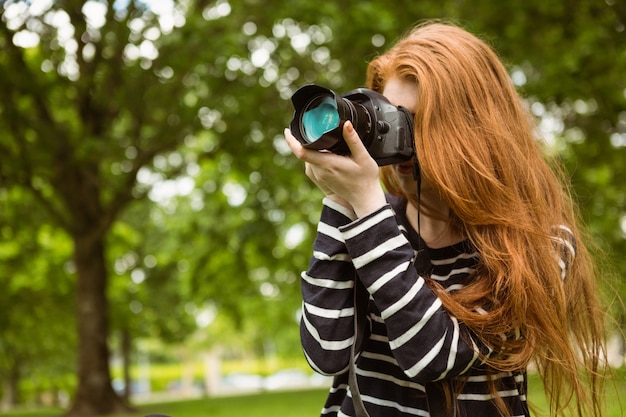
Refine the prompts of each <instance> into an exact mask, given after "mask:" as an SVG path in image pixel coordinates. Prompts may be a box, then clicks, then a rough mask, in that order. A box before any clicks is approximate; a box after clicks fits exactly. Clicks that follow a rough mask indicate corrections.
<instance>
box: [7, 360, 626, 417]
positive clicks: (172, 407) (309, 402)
mask: <svg viewBox="0 0 626 417" xmlns="http://www.w3.org/2000/svg"><path fill="white" fill-rule="evenodd" d="M529 387H530V388H529V390H530V392H529V398H530V399H531V401H532V402H533V403H534V404H535V406H536V411H535V412H534V413H533V417H545V416H547V413H546V412H545V410H547V403H546V401H545V397H544V396H543V391H542V387H541V381H540V380H539V378H538V377H537V376H531V378H530V381H529ZM326 393H327V390H326V389H315V390H306V391H285V392H265V393H261V394H250V395H241V396H234V397H216V398H204V399H197V400H185V401H176V402H164V403H158V404H144V405H140V406H138V412H137V413H134V414H126V415H124V416H123V417H144V416H146V415H148V414H166V415H169V416H172V417H206V416H210V417H231V416H233V415H236V416H246V417H275V416H281V417H314V416H318V415H319V412H320V410H321V408H322V405H323V404H324V400H325V398H326ZM606 395H607V401H606V403H607V408H606V414H605V417H624V416H625V415H626V414H625V413H624V411H623V407H626V368H622V369H621V370H619V371H616V377H615V379H614V383H613V382H610V383H608V384H607V389H606ZM61 414H62V411H61V410H59V409H46V410H40V411H36V412H35V411H31V412H27V411H22V412H11V413H0V415H1V416H3V417H58V416H59V415H61ZM110 417H122V416H110Z"/></svg>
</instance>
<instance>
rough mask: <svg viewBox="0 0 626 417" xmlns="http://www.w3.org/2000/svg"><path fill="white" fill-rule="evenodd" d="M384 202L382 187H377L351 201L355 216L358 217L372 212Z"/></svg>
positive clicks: (385, 202)
mask: <svg viewBox="0 0 626 417" xmlns="http://www.w3.org/2000/svg"><path fill="white" fill-rule="evenodd" d="M385 204H387V199H386V198H385V193H384V192H383V190H382V188H377V189H376V190H375V191H374V192H372V193H367V194H365V195H363V196H360V198H358V199H357V200H356V201H354V202H352V209H353V210H354V212H355V214H356V216H357V217H358V218H360V217H365V216H366V215H368V214H370V213H373V212H374V211H376V210H378V209H380V208H381V207H382V206H384V205H385Z"/></svg>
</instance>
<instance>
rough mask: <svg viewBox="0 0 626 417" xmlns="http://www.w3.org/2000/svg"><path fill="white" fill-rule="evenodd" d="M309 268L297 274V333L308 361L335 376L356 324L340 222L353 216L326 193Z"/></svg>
mask: <svg viewBox="0 0 626 417" xmlns="http://www.w3.org/2000/svg"><path fill="white" fill-rule="evenodd" d="M323 202H324V207H323V209H322V215H321V219H320V222H319V223H318V230H317V236H316V239H315V242H314V244H313V256H312V258H311V261H310V264H309V268H308V270H307V271H306V272H303V273H302V276H301V278H302V279H301V289H302V300H303V303H302V318H301V323H300V337H301V342H302V347H303V349H304V353H305V355H306V358H307V361H308V362H309V364H310V366H311V367H312V368H313V369H315V370H316V371H317V372H320V373H322V374H327V375H334V374H339V373H342V372H345V370H346V369H347V367H348V362H349V358H350V346H351V345H352V343H353V336H354V328H353V317H354V305H353V304H354V301H353V291H354V279H355V269H354V266H353V264H352V262H351V258H350V256H349V254H348V252H347V250H346V245H345V242H344V240H343V236H342V233H341V232H340V231H339V227H340V226H342V225H346V224H349V223H351V222H352V221H353V220H354V219H355V217H356V216H355V215H354V213H353V212H351V211H350V210H348V209H346V208H345V207H343V206H341V205H339V204H337V203H335V202H334V201H332V200H330V199H328V198H326V199H324V201H323Z"/></svg>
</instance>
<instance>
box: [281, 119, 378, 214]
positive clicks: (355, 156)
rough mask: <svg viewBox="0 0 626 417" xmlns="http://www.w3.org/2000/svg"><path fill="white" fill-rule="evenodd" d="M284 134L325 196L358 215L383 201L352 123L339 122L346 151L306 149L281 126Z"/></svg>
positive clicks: (372, 164)
mask: <svg viewBox="0 0 626 417" xmlns="http://www.w3.org/2000/svg"><path fill="white" fill-rule="evenodd" d="M285 138H286V139H287V144H288V145H289V147H290V148H291V151H292V152H293V153H294V155H295V156H296V157H298V159H301V160H303V161H304V162H305V163H306V164H305V166H306V169H305V172H306V175H307V176H308V177H309V178H310V179H311V180H312V181H313V182H314V183H315V184H316V185H317V186H318V187H319V188H320V189H321V190H322V191H323V192H324V194H325V195H326V196H327V197H329V198H331V199H333V200H334V201H336V202H338V203H339V204H342V205H344V206H346V207H348V208H351V209H352V210H354V212H355V213H356V215H357V216H358V217H362V216H364V215H366V214H368V213H371V212H373V211H374V210H376V209H378V208H380V207H382V206H383V205H384V204H385V203H386V200H385V194H384V192H383V189H382V186H381V185H380V180H379V177H378V171H379V168H378V165H377V164H376V161H374V159H372V157H371V156H370V154H369V153H368V152H367V149H365V145H364V144H363V142H362V141H361V139H360V138H359V135H358V134H357V133H356V131H355V130H354V127H353V126H352V123H350V122H346V123H344V126H343V138H344V140H345V142H346V144H347V145H348V148H349V149H350V152H351V154H350V155H336V154H333V153H331V152H324V151H317V150H313V149H306V148H304V147H303V146H302V145H301V144H300V142H298V140H297V139H296V138H295V137H294V136H293V135H292V134H291V131H290V130H289V129H285Z"/></svg>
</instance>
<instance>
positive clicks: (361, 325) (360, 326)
mask: <svg viewBox="0 0 626 417" xmlns="http://www.w3.org/2000/svg"><path fill="white" fill-rule="evenodd" d="M359 285H361V281H360V280H359V279H358V277H357V276H356V274H355V277H354V300H353V301H354V321H353V322H354V342H353V343H352V346H350V368H349V371H348V385H349V386H350V395H351V396H352V405H353V406H354V412H355V416H356V417H370V415H369V413H368V412H367V410H366V409H365V404H363V400H362V399H361V393H360V391H359V385H358V383H357V380H356V351H357V349H359V348H360V346H361V342H362V341H363V338H364V337H365V325H366V324H365V320H362V319H359V314H358V311H357V304H358V301H359V296H358V293H359V288H358V287H359ZM363 318H364V319H365V316H363Z"/></svg>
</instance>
